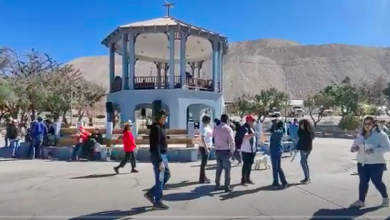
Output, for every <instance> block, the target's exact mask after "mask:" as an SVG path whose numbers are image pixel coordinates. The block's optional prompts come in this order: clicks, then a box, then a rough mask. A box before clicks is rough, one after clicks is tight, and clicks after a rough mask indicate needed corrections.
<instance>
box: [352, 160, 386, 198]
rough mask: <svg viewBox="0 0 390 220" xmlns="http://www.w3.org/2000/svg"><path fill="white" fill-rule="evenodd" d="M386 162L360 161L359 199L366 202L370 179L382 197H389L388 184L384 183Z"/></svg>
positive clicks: (358, 166)
mask: <svg viewBox="0 0 390 220" xmlns="http://www.w3.org/2000/svg"><path fill="white" fill-rule="evenodd" d="M385 166H386V165H385V164H365V165H362V164H361V163H358V165H357V168H358V173H359V179H360V181H359V200H360V201H362V202H364V201H365V199H366V195H367V192H368V184H369V182H370V180H371V181H372V183H373V184H374V186H375V188H376V189H377V190H378V191H379V193H380V194H381V196H382V198H388V197H389V196H388V194H387V189H386V185H385V184H384V183H383V180H382V177H383V172H384V171H385Z"/></svg>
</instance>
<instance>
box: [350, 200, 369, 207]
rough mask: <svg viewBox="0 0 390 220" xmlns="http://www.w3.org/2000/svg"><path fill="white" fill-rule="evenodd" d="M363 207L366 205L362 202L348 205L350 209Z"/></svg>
mask: <svg viewBox="0 0 390 220" xmlns="http://www.w3.org/2000/svg"><path fill="white" fill-rule="evenodd" d="M364 206H366V205H365V204H364V202H362V201H360V200H357V201H356V202H354V203H352V204H351V205H350V207H351V208H363V207H364Z"/></svg>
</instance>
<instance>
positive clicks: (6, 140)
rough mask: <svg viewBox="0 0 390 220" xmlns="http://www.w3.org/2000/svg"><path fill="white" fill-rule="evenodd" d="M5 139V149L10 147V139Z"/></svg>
mask: <svg viewBox="0 0 390 220" xmlns="http://www.w3.org/2000/svg"><path fill="white" fill-rule="evenodd" d="M4 139H5V146H4V147H9V138H7V137H6V138H4Z"/></svg>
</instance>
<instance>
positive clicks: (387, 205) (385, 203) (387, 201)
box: [381, 198, 389, 207]
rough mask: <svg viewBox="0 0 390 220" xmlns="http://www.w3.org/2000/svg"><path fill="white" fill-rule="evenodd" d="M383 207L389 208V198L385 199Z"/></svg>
mask: <svg viewBox="0 0 390 220" xmlns="http://www.w3.org/2000/svg"><path fill="white" fill-rule="evenodd" d="M381 206H382V207H389V198H386V199H383V201H382V205H381Z"/></svg>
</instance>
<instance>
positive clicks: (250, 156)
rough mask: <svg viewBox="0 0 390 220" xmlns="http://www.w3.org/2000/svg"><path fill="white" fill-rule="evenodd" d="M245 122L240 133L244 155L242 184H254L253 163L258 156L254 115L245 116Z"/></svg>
mask: <svg viewBox="0 0 390 220" xmlns="http://www.w3.org/2000/svg"><path fill="white" fill-rule="evenodd" d="M245 120H246V122H245V124H244V125H243V126H242V127H241V128H240V131H238V132H240V134H241V137H242V138H243V140H242V144H241V155H242V161H243V165H242V171H241V184H242V185H246V184H254V183H253V182H252V180H251V177H250V175H251V170H252V164H253V162H254V159H255V156H256V151H257V149H256V131H255V129H254V127H253V123H254V122H255V118H254V117H253V116H252V115H248V116H246V118H245Z"/></svg>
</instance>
